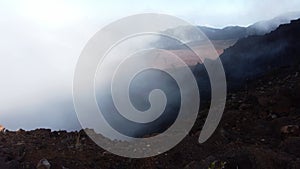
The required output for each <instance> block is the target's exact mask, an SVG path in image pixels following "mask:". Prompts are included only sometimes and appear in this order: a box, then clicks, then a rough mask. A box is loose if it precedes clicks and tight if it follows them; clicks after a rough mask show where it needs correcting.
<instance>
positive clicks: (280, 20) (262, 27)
mask: <svg viewBox="0 0 300 169" xmlns="http://www.w3.org/2000/svg"><path fill="white" fill-rule="evenodd" d="M299 18H300V12H289V13H285V14H283V15H280V16H278V17H275V18H273V19H271V20H265V21H260V22H256V23H254V24H253V25H250V26H249V27H247V36H249V35H264V34H266V33H269V32H271V31H273V30H275V29H276V28H278V26H279V25H281V24H287V23H290V21H291V20H295V19H299Z"/></svg>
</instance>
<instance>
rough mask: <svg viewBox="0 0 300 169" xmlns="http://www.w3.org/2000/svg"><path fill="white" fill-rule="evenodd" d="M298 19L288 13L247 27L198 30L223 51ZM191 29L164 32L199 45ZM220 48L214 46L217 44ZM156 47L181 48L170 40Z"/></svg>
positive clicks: (298, 13)
mask: <svg viewBox="0 0 300 169" xmlns="http://www.w3.org/2000/svg"><path fill="white" fill-rule="evenodd" d="M298 18H300V12H290V13H286V14H283V15H280V16H278V17H275V18H273V19H270V20H265V21H260V22H256V23H254V24H253V25H250V26H248V27H240V26H228V27H225V28H222V29H218V28H210V27H206V26H198V28H199V29H200V30H201V31H202V32H203V33H204V34H205V35H206V36H207V37H208V39H210V40H211V41H212V43H213V44H214V45H215V47H216V48H217V50H223V49H226V48H228V47H230V46H232V45H233V44H234V43H235V42H236V41H237V40H238V39H241V38H245V37H248V36H251V35H264V34H266V33H270V32H271V31H273V30H275V29H276V28H278V26H279V25H281V24H286V23H290V21H291V20H294V19H298ZM192 30H194V29H192V27H189V26H186V27H178V28H175V29H169V30H166V32H169V33H173V34H176V35H177V36H179V37H181V39H186V40H187V42H186V43H189V44H192V45H194V46H196V45H201V38H200V37H197V36H195V33H194V32H193V31H192ZM220 41H221V42H222V43H223V45H222V46H216V44H218V43H219V42H220ZM155 43H157V45H156V46H157V47H160V48H164V49H172V50H174V49H182V48H183V47H182V46H181V45H180V44H178V43H176V42H174V41H170V40H168V41H167V40H163V39H160V40H158V41H157V42H155Z"/></svg>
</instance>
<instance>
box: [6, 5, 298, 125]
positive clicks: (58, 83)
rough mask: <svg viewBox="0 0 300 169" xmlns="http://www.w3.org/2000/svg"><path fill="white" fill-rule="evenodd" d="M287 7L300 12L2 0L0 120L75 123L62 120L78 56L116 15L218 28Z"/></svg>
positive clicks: (268, 15) (248, 7)
mask: <svg viewBox="0 0 300 169" xmlns="http://www.w3.org/2000/svg"><path fill="white" fill-rule="evenodd" d="M291 11H300V1H299V0H289V1H283V0H251V1H249V0H189V1H178V0H172V1H171V0H169V1H162V0H151V1H141V0H131V1H130V0H126V1H124V0H123V1H122V0H119V1H115V0H110V1H102V0H99V1H96V0H94V1H76V0H74V1H62V0H46V1H42V0H27V1H21V0H20V1H15V0H11V1H9V0H7V1H0V23H1V26H0V37H1V38H0V78H1V81H0V83H1V86H0V124H3V125H4V126H7V127H8V128H11V129H17V128H20V127H21V128H25V129H31V128H35V127H52V128H55V127H53V126H54V125H56V124H55V122H53V121H55V119H58V120H57V123H59V125H57V127H56V128H66V129H72V128H75V127H74V126H72V125H71V124H70V125H65V124H64V123H65V119H66V118H68V115H70V114H72V113H74V110H73V108H72V104H71V101H72V100H71V98H72V80H73V73H74V69H75V66H76V61H77V59H78V57H79V55H80V52H81V50H82V49H83V47H84V45H85V44H86V43H87V41H88V40H89V39H90V38H91V37H92V36H93V35H94V34H95V32H97V31H98V30H100V29H101V28H102V27H103V26H105V25H107V24H109V23H110V22H113V21H115V20H117V19H120V18H122V17H125V16H129V15H133V14H138V13H149V12H154V13H163V14H169V15H174V16H176V17H179V18H181V19H184V20H186V21H188V22H190V23H192V24H195V25H205V26H211V27H218V28H221V27H225V26H228V25H240V26H247V25H250V24H252V23H254V22H257V21H260V20H266V19H271V18H273V17H276V16H278V15H280V14H283V13H286V12H291ZM63 103H67V105H68V106H67V108H66V106H62V104H63ZM45 105H47V106H45ZM45 109H47V111H45ZM66 111H68V112H70V113H69V114H64V113H65V112H66ZM73 115H74V114H73ZM15 117H22V118H20V119H19V120H17V121H16V119H15ZM72 117H73V119H75V117H76V116H72ZM32 119H34V120H32ZM43 119H50V120H46V122H45V120H43ZM51 119H52V121H51Z"/></svg>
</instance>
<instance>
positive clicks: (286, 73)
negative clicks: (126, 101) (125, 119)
mask: <svg viewBox="0 0 300 169" xmlns="http://www.w3.org/2000/svg"><path fill="white" fill-rule="evenodd" d="M299 72H300V67H294V68H282V69H278V70H277V71H273V72H270V73H269V74H267V75H265V76H263V77H261V78H259V79H258V80H256V81H253V82H252V83H249V85H247V86H246V87H245V89H243V90H241V91H238V92H235V93H230V94H229V95H228V100H227V105H226V109H225V112H224V115H223V118H222V121H221V123H220V125H219V127H218V129H217V131H216V132H215V133H214V135H213V136H212V137H211V138H210V139H209V140H208V141H207V142H205V143H204V144H199V143H198V142H197V138H198V136H199V133H200V131H201V126H202V124H203V122H204V120H205V114H206V112H207V110H206V111H203V112H200V114H199V117H198V120H197V122H196V124H195V125H194V127H193V129H192V131H191V132H190V134H189V135H188V136H187V137H186V138H185V139H184V140H183V141H182V142H181V143H180V144H179V145H177V146H176V147H175V148H173V149H171V150H170V151H168V152H166V153H163V154H161V155H159V156H156V157H151V158H146V159H128V158H123V157H119V156H116V155H113V154H111V153H109V152H107V151H104V150H103V149H101V148H100V147H98V146H97V145H96V144H94V143H93V142H92V141H91V140H90V139H89V138H88V137H87V136H86V134H85V133H84V132H83V131H79V132H66V131H51V130H48V129H36V130H33V131H24V130H19V131H7V130H6V131H4V132H1V133H0V168H1V169H6V168H14V169H18V168H28V169H31V168H32V169H33V168H36V167H37V164H38V163H39V162H40V160H41V159H47V160H48V161H49V163H50V164H51V168H69V169H75V168H78V169H84V168H120V169H121V168H153V169H154V168H186V169H188V168H191V169H194V168H208V167H211V168H212V167H215V168H218V167H219V168H222V167H223V168H234V169H236V168H237V167H238V168H239V169H251V168H270V169H276V168H278V169H279V168H290V169H296V168H300V153H299V152H300V149H299V147H300V132H299V126H300V105H299V101H300V74H299ZM116 144H117V142H116Z"/></svg>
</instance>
